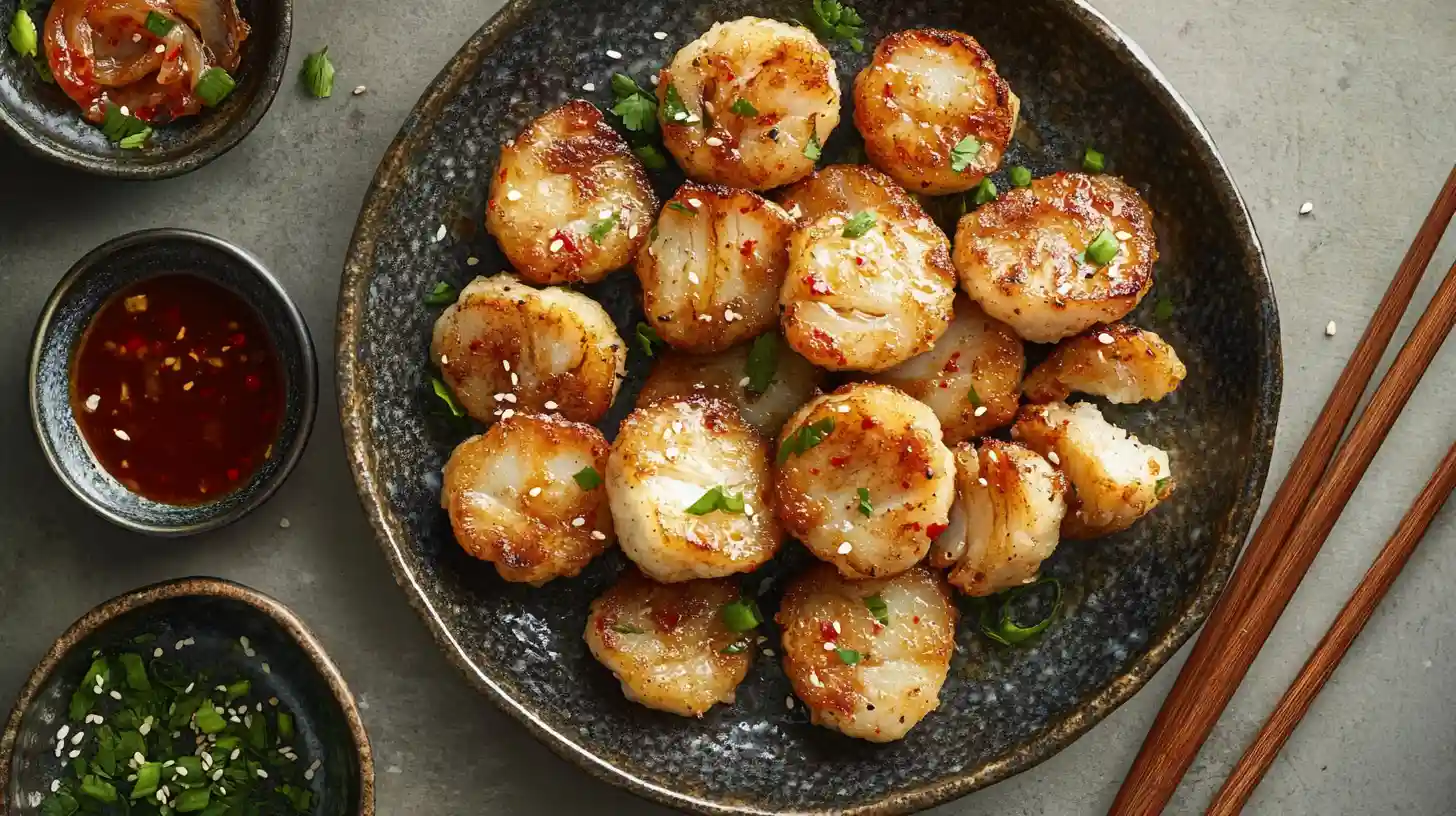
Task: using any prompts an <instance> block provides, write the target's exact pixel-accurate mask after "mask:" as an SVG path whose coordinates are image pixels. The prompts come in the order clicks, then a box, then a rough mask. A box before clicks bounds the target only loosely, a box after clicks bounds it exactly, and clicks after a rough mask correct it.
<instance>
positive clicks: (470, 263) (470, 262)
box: [465, 255, 480, 266]
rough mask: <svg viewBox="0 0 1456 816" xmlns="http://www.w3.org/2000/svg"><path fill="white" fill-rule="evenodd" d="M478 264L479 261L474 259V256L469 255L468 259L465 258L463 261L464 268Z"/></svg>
mask: <svg viewBox="0 0 1456 816" xmlns="http://www.w3.org/2000/svg"><path fill="white" fill-rule="evenodd" d="M479 263H480V259H479V258H477V257H475V256H474V255H471V256H470V257H469V258H466V259H465V265H466V266H475V265H477V264H479Z"/></svg>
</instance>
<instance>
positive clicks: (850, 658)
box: [834, 646, 864, 666]
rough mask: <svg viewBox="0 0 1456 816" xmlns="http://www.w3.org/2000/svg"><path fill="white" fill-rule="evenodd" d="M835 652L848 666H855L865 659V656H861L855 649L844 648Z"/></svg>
mask: <svg viewBox="0 0 1456 816" xmlns="http://www.w3.org/2000/svg"><path fill="white" fill-rule="evenodd" d="M834 652H835V654H837V655H839V659H840V661H841V662H843V663H844V665H846V666H853V665H854V664H856V663H858V662H859V661H860V660H861V659H862V658H863V657H864V655H861V654H860V653H859V652H857V651H855V650H854V649H846V648H844V647H842V646H841V647H840V648H838V649H835V650H834Z"/></svg>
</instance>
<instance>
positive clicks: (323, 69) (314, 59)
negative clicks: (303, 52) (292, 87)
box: [300, 45, 334, 99]
mask: <svg viewBox="0 0 1456 816" xmlns="http://www.w3.org/2000/svg"><path fill="white" fill-rule="evenodd" d="M300 75H301V77H302V78H303V87H305V88H307V89H308V92H309V93H311V94H313V96H314V98H316V99H327V98H329V97H330V96H333V95H334V64H333V63H332V62H330V61H329V47H328V46H327V45H326V46H324V47H323V48H321V49H319V50H317V51H315V52H313V53H312V54H309V55H308V56H307V57H305V58H304V60H303V71H302V73H301V74H300Z"/></svg>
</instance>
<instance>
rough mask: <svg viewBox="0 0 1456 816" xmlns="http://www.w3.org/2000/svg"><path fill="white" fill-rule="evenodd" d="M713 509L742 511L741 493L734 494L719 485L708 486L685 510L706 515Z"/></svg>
mask: <svg viewBox="0 0 1456 816" xmlns="http://www.w3.org/2000/svg"><path fill="white" fill-rule="evenodd" d="M715 510H721V511H723V512H724V513H742V512H743V494H742V493H740V494H738V495H737V496H734V495H732V494H731V493H729V492H728V491H727V490H724V489H723V486H722V485H719V486H717V487H713V488H710V489H709V490H708V492H706V493H704V494H703V495H702V496H700V497H698V500H697V501H695V502H693V503H692V504H691V505H689V506H688V509H687V512H689V513H691V514H693V515H695V516H706V515H708V514H709V513H712V512H714V511H715Z"/></svg>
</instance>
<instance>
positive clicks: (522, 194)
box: [485, 99, 657, 284]
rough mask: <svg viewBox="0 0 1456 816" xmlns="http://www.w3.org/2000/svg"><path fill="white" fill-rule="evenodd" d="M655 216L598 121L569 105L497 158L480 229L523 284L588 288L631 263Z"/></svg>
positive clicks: (618, 145) (636, 168) (631, 168)
mask: <svg viewBox="0 0 1456 816" xmlns="http://www.w3.org/2000/svg"><path fill="white" fill-rule="evenodd" d="M656 212H657V197H656V196H655V195H653V193H652V186H651V184H650V183H649V181H648V179H647V171H646V170H644V169H643V168H642V163H641V162H639V161H638V160H637V158H636V157H635V156H633V155H632V151H631V150H630V149H629V148H628V147H627V143H626V142H625V141H623V140H622V137H621V136H619V135H618V134H617V132H616V131H615V130H612V128H611V127H610V126H609V125H608V124H607V123H606V121H604V119H603V117H602V112H601V111H599V110H597V109H596V107H595V106H593V105H592V104H591V103H589V102H583V101H582V100H580V99H573V100H572V101H570V102H567V103H566V104H565V105H562V106H561V107H559V108H555V109H553V110H550V111H547V112H546V113H544V114H542V115H541V116H540V117H539V118H537V119H536V120H535V121H533V122H531V124H529V125H527V126H526V129H525V130H524V131H522V132H521V135H519V136H517V137H516V138H514V139H512V140H510V141H508V142H506V143H505V146H504V147H502V148H501V155H500V163H499V164H498V165H497V166H496V169H495V173H494V174H493V175H492V176H491V180H490V199H489V201H488V202H487V203H486V209H485V228H486V229H487V230H489V231H490V234H491V235H493V236H495V239H496V241H497V242H498V243H499V244H500V248H501V251H502V252H504V253H505V255H506V257H507V258H509V259H510V261H511V265H512V266H514V267H515V268H516V271H517V272H519V273H520V275H521V277H522V278H525V279H526V280H528V281H530V282H532V283H542V284H545V283H578V282H586V283H590V282H593V281H598V280H601V279H602V278H603V277H604V276H606V274H607V273H608V272H611V271H612V270H614V269H621V268H622V267H624V266H626V265H627V264H629V263H631V262H632V258H633V257H634V256H635V255H636V254H637V250H639V249H641V247H642V245H643V243H645V242H646V241H647V231H648V229H649V228H650V227H651V226H652V216H653V214H654V213H656Z"/></svg>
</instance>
